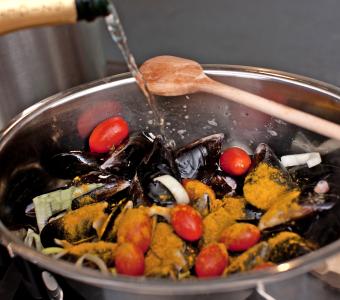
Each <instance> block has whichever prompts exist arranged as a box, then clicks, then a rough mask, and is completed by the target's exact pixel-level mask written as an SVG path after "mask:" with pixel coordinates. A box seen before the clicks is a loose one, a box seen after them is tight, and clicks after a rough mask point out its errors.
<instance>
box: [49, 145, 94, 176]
mask: <svg viewBox="0 0 340 300" xmlns="http://www.w3.org/2000/svg"><path fill="white" fill-rule="evenodd" d="M99 159H100V156H99V155H98V154H93V153H88V152H83V151H70V152H67V153H59V154H56V155H54V156H53V157H52V158H50V159H49V160H48V161H46V162H45V163H44V167H45V169H46V170H47V172H49V173H50V174H52V175H53V176H56V177H58V178H63V179H73V178H74V177H76V176H80V175H84V174H86V173H89V172H91V171H94V170H98V169H99Z"/></svg>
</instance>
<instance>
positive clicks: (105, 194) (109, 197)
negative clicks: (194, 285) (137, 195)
mask: <svg viewBox="0 0 340 300" xmlns="http://www.w3.org/2000/svg"><path fill="white" fill-rule="evenodd" d="M129 186H130V182H129V181H127V180H124V179H118V178H117V179H116V180H115V181H113V180H112V181H111V183H107V184H105V185H104V186H101V187H99V188H97V189H95V190H93V191H91V192H89V193H87V194H84V195H81V196H79V197H77V198H75V199H73V200H72V205H71V208H72V209H73V210H75V209H78V208H80V207H82V206H85V205H88V204H92V203H97V202H101V201H106V202H108V203H114V202H117V201H119V200H121V199H122V198H124V197H126V196H127V190H128V187H129ZM124 192H126V193H125V194H124Z"/></svg>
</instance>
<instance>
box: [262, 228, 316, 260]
mask: <svg viewBox="0 0 340 300" xmlns="http://www.w3.org/2000/svg"><path fill="white" fill-rule="evenodd" d="M268 244H269V246H270V255H269V260H270V261H271V262H273V263H275V264H280V263H283V262H285V261H287V260H290V259H293V258H296V257H299V256H301V255H304V254H307V253H310V252H312V251H313V250H315V249H316V245H314V244H313V243H311V242H309V241H307V240H305V239H304V238H302V237H301V236H299V235H298V234H296V233H293V232H280V233H279V234H277V235H276V236H274V237H273V238H270V239H269V240H268Z"/></svg>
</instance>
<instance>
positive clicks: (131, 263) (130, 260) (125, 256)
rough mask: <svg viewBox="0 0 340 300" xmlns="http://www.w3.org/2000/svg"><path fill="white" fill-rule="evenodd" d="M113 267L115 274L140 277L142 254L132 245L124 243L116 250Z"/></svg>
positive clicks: (142, 261)
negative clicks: (114, 267)
mask: <svg viewBox="0 0 340 300" xmlns="http://www.w3.org/2000/svg"><path fill="white" fill-rule="evenodd" d="M115 266H116V270H117V273H119V274H124V275H130V276H140V275H143V274H144V255H143V252H142V251H141V250H140V249H139V248H138V247H137V246H135V245H134V244H131V243H125V244H121V245H119V246H118V248H117V252H116V258H115Z"/></svg>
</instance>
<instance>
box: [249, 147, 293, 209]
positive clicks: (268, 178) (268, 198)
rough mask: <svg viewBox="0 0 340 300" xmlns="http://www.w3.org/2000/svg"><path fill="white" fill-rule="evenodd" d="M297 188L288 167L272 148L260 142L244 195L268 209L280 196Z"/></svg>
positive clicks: (251, 201)
mask: <svg viewBox="0 0 340 300" xmlns="http://www.w3.org/2000/svg"><path fill="white" fill-rule="evenodd" d="M295 188H296V184H295V183H294V182H293V181H292V178H291V176H290V174H289V172H288V171H287V169H286V168H285V167H284V166H283V165H282V164H281V163H280V161H279V159H278V158H277V157H276V156H275V154H274V152H273V151H272V150H271V148H270V147H269V146H268V145H266V144H263V143H262V144H260V145H259V146H258V147H257V149H256V153H255V157H254V162H253V166H252V168H251V170H250V172H249V173H248V175H247V176H246V178H245V181H244V185H243V193H244V197H245V198H246V200H247V201H248V203H250V204H252V205H253V206H255V207H257V208H259V209H262V210H268V209H269V208H270V207H271V206H272V205H273V204H275V203H276V202H277V201H279V199H280V197H281V196H282V195H283V194H285V193H288V192H289V191H292V190H294V189H295Z"/></svg>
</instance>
